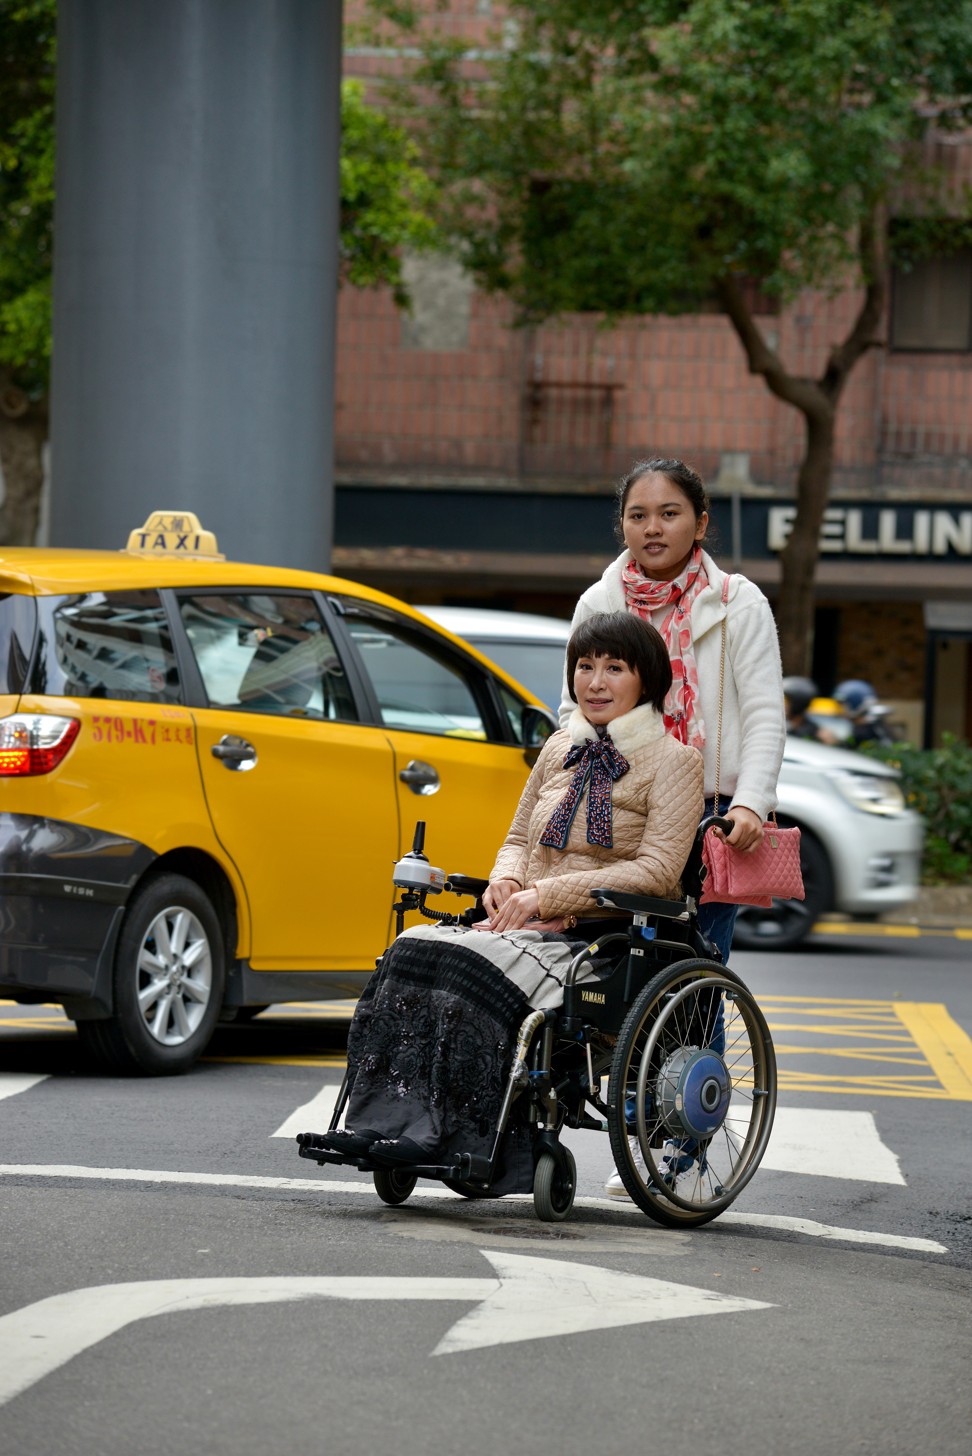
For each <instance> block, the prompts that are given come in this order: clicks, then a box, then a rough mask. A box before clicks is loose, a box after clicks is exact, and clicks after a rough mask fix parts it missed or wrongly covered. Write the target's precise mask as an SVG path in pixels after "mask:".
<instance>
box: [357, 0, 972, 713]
mask: <svg viewBox="0 0 972 1456" xmlns="http://www.w3.org/2000/svg"><path fill="white" fill-rule="evenodd" d="M490 10H491V7H490V6H489V5H484V4H482V3H481V0H480V3H477V0H457V3H454V4H453V5H452V6H451V7H450V12H449V17H450V19H451V23H452V25H453V26H454V27H455V29H456V30H457V32H458V33H460V34H462V35H464V36H466V37H467V38H469V39H470V40H471V41H472V42H474V43H477V42H481V41H482V40H483V39H484V38H485V34H486V27H487V25H488V24H489V23H490V21H491V19H493V17H491V16H490V14H489V12H490ZM383 65H387V60H384V59H383V58H382V56H380V55H376V54H374V53H372V52H370V51H368V50H367V49H359V50H356V49H355V47H354V45H353V44H352V45H349V47H348V52H347V55H346V59H345V69H346V72H347V73H348V74H355V75H361V76H370V75H374V74H375V73H376V72H377V71H380V70H381V69H382V67H383ZM930 145H935V146H937V147H939V149H940V151H941V155H942V157H943V158H944V160H945V161H946V162H947V164H948V166H949V170H950V171H951V172H952V174H953V176H955V177H956V178H958V179H965V178H966V177H967V176H972V145H968V144H959V145H953V144H951V143H946V142H944V141H940V142H937V143H936V142H932V143H930ZM408 281H409V284H410V289H411V293H412V298H413V311H412V313H411V314H410V315H404V314H401V313H399V311H398V310H397V309H396V307H395V305H394V303H393V301H392V299H391V296H390V294H388V293H386V292H380V291H373V292H358V291H355V290H351V289H346V290H344V291H343V293H342V296H341V300H340V308H339V325H338V361H337V364H338V367H337V376H338V382H337V417H336V448H337V479H338V492H337V509H336V521H335V543H336V544H335V553H334V568H335V570H338V571H340V572H342V573H344V574H346V575H349V576H354V577H357V578H359V579H362V580H367V581H370V582H372V583H373V584H375V585H379V586H383V587H385V588H387V589H389V590H391V591H394V592H396V593H397V594H399V595H401V596H403V597H406V598H407V599H409V600H412V601H423V600H424V601H455V602H466V603H470V604H479V605H493V606H505V607H509V608H518V609H521V610H531V611H543V612H551V613H553V614H556V615H561V616H568V615H569V614H570V612H571V610H572V608H573V604H574V602H575V600H576V598H577V595H578V593H579V592H580V591H581V590H582V589H583V587H584V586H586V585H588V584H589V583H590V581H591V580H593V579H594V577H595V576H596V575H599V574H600V571H601V570H602V569H603V566H604V564H605V563H606V562H607V561H608V560H609V559H610V557H611V555H612V554H613V553H614V550H615V546H614V542H613V538H612V501H611V496H612V492H613V486H614V482H615V481H616V479H617V477H618V476H619V475H621V474H622V473H623V472H624V471H625V470H626V469H627V468H628V467H629V466H630V465H631V463H632V462H633V461H634V460H636V459H639V458H643V457H644V456H646V455H677V456H680V457H682V458H683V459H686V460H688V461H689V462H690V463H691V464H693V465H694V466H695V467H696V468H697V469H698V470H699V471H700V472H701V473H702V475H703V477H704V478H705V479H706V481H707V482H708V484H709V486H710V490H711V493H712V496H713V505H714V518H715V525H716V528H717V540H716V543H715V554H716V555H717V556H718V557H719V558H720V560H722V561H723V563H724V564H725V563H733V564H735V565H736V566H738V568H739V569H740V570H742V571H744V572H745V573H746V574H747V575H748V576H750V577H752V578H753V579H754V580H756V581H757V582H759V584H760V585H761V586H762V587H763V589H764V590H765V591H766V592H767V594H768V595H769V596H770V597H771V599H772V597H773V595H774V592H775V590H776V588H777V585H778V581H779V566H778V562H777V560H776V555H775V552H776V551H777V550H778V548H779V544H780V541H781V539H782V538H781V535H780V533H781V531H785V523H786V506H787V504H788V502H791V501H792V495H793V488H794V482H795V477H796V471H797V468H798V465H799V461H800V457H801V454H802V434H803V420H802V416H800V415H799V414H798V413H797V412H796V411H795V410H793V409H792V408H790V407H789V406H787V405H785V404H783V403H781V402H780V401H778V400H776V399H775V398H774V397H773V396H771V395H770V393H769V392H768V390H767V389H766V387H765V385H764V384H763V382H762V380H761V379H759V378H755V377H753V376H751V375H750V374H749V373H748V372H747V368H746V361H745V358H744V356H743V352H742V349H741V346H740V344H739V342H738V340H737V338H736V336H735V334H734V332H733V330H732V328H731V326H730V324H729V322H728V320H726V319H725V318H724V317H723V316H722V315H720V314H716V313H711V314H697V315H691V316H685V317H678V318H669V317H645V318H639V319H634V320H628V321H626V322H624V323H621V324H619V325H617V326H615V327H611V328H606V327H604V326H603V325H602V322H601V321H600V320H599V319H597V318H594V317H591V316H588V315H578V316H573V317H568V318H565V319H562V320H559V321H557V322H552V323H548V324H546V325H544V326H543V327H536V328H524V329H520V328H515V327H513V320H512V316H511V312H510V309H509V307H508V306H507V305H506V304H505V303H504V302H503V301H502V300H497V299H494V298H490V297H485V296H483V295H482V294H480V293H478V292H477V291H476V290H475V289H474V287H473V286H472V284H471V282H470V280H469V279H468V278H467V277H466V276H465V275H463V273H462V272H461V270H460V269H459V268H458V267H457V266H456V265H455V264H454V263H452V262H450V261H448V260H445V259H442V258H425V259H415V260H411V261H410V263H409V267H408ZM890 299H891V302H890V308H889V316H888V318H887V320H886V337H887V341H888V342H887V347H886V348H884V349H881V350H872V351H871V352H870V353H869V354H868V355H866V356H865V357H864V358H863V359H862V360H861V361H860V362H859V364H858V365H857V367H856V368H855V370H854V372H853V375H852V377H851V380H850V383H849V385H848V388H847V390H846V393H845V396H844V399H843V401H842V404H841V408H840V415H839V425H838V438H837V451H836V468H835V473H834V485H833V492H832V510H831V511H830V513H829V515H828V521H827V524H826V526H825V532H824V538H823V541H822V547H823V551H822V556H821V562H820V568H819V572H818V578H817V602H818V614H817V628H816V640H815V653H814V672H815V675H816V677H817V679H818V682H819V684H820V686H821V688H822V689H823V690H830V689H831V688H832V687H833V685H834V683H835V682H837V681H839V680H840V679H842V678H845V677H849V676H854V677H856V676H860V677H865V678H867V679H869V680H870V681H872V682H873V683H874V685H875V687H876V688H877V689H878V691H879V692H880V694H881V695H882V696H883V697H885V698H886V699H887V700H889V701H892V702H894V703H895V704H896V706H897V708H898V711H899V714H900V716H901V717H902V719H903V720H904V722H905V723H906V725H907V728H908V730H909V735H910V736H920V735H921V733H922V732H923V731H924V732H926V733H927V735H928V736H929V737H931V736H934V737H936V738H937V736H938V735H939V734H940V732H941V731H942V730H943V729H951V730H952V731H955V732H957V733H959V734H962V735H970V734H972V253H969V252H965V253H962V254H960V255H958V256H953V257H951V258H947V259H941V260H936V259H932V260H929V262H928V263H925V264H922V265H920V266H919V267H918V268H917V269H915V270H914V271H913V272H912V273H910V274H907V275H904V274H902V275H901V276H899V277H894V278H893V279H892V288H891V290H890ZM855 302H856V300H855V299H854V298H853V297H852V296H849V295H846V294H845V295H842V296H839V297H838V298H836V299H829V298H827V297H825V296H823V295H819V294H805V295H803V296H801V297H800V298H799V299H798V300H797V301H796V303H795V304H793V305H792V306H790V307H787V308H786V309H784V310H783V311H782V312H780V313H778V314H764V315H762V316H761V317H760V320H759V322H760V325H761V327H762V329H763V330H764V332H765V333H766V335H767V336H768V337H769V340H770V342H771V343H772V344H773V345H774V346H775V347H776V348H777V349H778V350H779V352H780V353H781V355H782V357H783V358H784V359H785V361H786V363H787V366H788V368H789V369H790V370H791V371H793V372H795V373H806V374H810V375H816V374H818V373H819V372H820V370H821V368H822V365H823V362H824V360H825V358H826V355H827V352H828V350H829V348H830V347H831V346H832V344H833V342H834V341H835V340H836V339H839V338H841V337H843V336H844V335H845V334H846V332H847V329H848V323H849V319H850V318H851V316H852V312H853V310H854V307H855ZM926 702H927V706H928V709H929V711H928V712H925V711H924V708H925V704H926Z"/></svg>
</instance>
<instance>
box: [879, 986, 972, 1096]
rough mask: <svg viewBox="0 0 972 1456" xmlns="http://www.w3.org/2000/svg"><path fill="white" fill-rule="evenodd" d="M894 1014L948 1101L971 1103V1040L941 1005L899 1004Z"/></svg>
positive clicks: (907, 1002)
mask: <svg viewBox="0 0 972 1456" xmlns="http://www.w3.org/2000/svg"><path fill="white" fill-rule="evenodd" d="M895 1011H896V1012H897V1013H898V1016H899V1017H900V1019H901V1022H902V1024H903V1025H904V1027H905V1028H906V1030H907V1031H908V1032H909V1033H910V1034H911V1036H912V1037H913V1038H914V1040H915V1042H916V1043H917V1045H918V1047H919V1048H920V1049H921V1051H922V1053H923V1055H924V1056H925V1058H926V1060H927V1061H928V1065H929V1066H930V1067H931V1068H932V1069H933V1071H934V1073H935V1076H936V1077H937V1078H938V1080H939V1082H941V1084H942V1086H943V1087H944V1088H945V1089H946V1090H947V1092H948V1095H949V1096H950V1097H954V1098H958V1099H960V1100H961V1101H963V1102H972V1040H970V1038H969V1037H968V1036H967V1035H966V1033H965V1032H964V1031H963V1030H962V1028H961V1027H960V1026H958V1025H957V1024H956V1023H955V1022H954V1021H953V1020H952V1018H951V1017H950V1016H949V1014H948V1011H947V1010H946V1008H945V1007H944V1006H943V1005H942V1004H941V1003H940V1002H932V1001H899V1002H898V1003H897V1004H896V1005H895Z"/></svg>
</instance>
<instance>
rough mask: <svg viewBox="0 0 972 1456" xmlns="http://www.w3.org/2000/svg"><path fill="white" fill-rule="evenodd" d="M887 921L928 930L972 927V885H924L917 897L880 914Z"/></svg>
mask: <svg viewBox="0 0 972 1456" xmlns="http://www.w3.org/2000/svg"><path fill="white" fill-rule="evenodd" d="M881 921H883V922H885V923H889V922H893V923H894V924H896V925H917V926H921V927H923V928H926V929H929V930H932V929H934V930H942V929H952V928H966V929H967V928H969V927H972V885H967V884H966V885H922V886H921V888H920V889H919V891H918V895H917V897H916V899H914V900H909V901H908V903H907V904H906V905H902V906H901V908H900V909H899V910H894V911H888V912H887V914H886V915H882V916H881Z"/></svg>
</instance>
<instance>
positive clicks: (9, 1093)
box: [0, 1072, 49, 1100]
mask: <svg viewBox="0 0 972 1456" xmlns="http://www.w3.org/2000/svg"><path fill="white" fill-rule="evenodd" d="M48 1076H49V1073H47V1072H42V1073H41V1074H40V1075H39V1076H37V1075H35V1074H33V1073H32V1072H0V1100H2V1099H3V1098H4V1097H16V1095H17V1093H18V1092H28V1091H29V1090H30V1088H31V1087H36V1086H37V1083H38V1082H46V1081H47V1078H48Z"/></svg>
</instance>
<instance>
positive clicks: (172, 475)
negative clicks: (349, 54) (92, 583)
mask: <svg viewBox="0 0 972 1456" xmlns="http://www.w3.org/2000/svg"><path fill="white" fill-rule="evenodd" d="M341 8H342V7H341V0H163V3H160V0H59V5H58V89H57V193H56V209H55V262H54V356H53V371H52V393H51V404H52V423H51V519H50V540H51V544H52V545H55V546H68V545H77V546H100V547H109V548H115V547H121V546H123V545H124V544H125V540H126V538H127V535H128V531H129V529H130V528H131V527H133V526H135V525H138V524H140V523H141V522H142V521H143V520H144V519H145V517H146V516H147V515H148V514H149V512H150V511H152V510H157V509H173V510H176V509H180V510H193V511H195V512H196V514H197V515H198V516H199V517H200V519H201V521H202V524H203V525H204V526H205V527H206V528H207V529H209V530H212V531H215V533H216V535H217V537H218V539H219V545H220V549H221V550H222V551H224V552H225V553H226V554H227V555H228V556H231V557H235V558H237V559H240V560H253V561H260V562H275V563H280V564H286V565H293V566H301V567H312V568H316V569H318V570H320V569H326V568H327V566H328V564H329V560H330V547H331V517H332V502H333V385H334V326H335V304H336V293H337V248H338V233H339V207H340V204H339V186H338V147H339V128H340V89H339V88H340V64H341Z"/></svg>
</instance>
